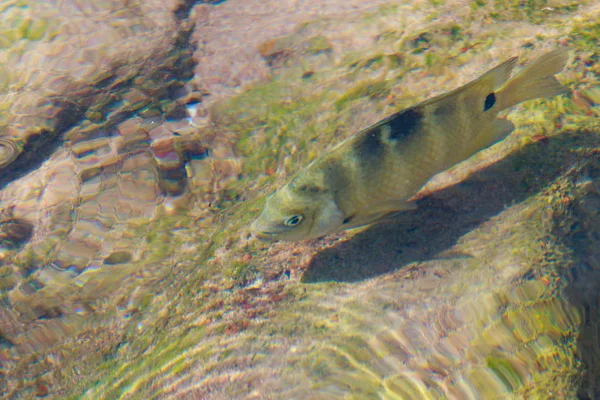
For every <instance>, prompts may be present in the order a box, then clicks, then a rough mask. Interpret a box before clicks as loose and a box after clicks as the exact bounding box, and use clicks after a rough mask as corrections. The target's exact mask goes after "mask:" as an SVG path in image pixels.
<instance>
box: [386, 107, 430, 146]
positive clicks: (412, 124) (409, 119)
mask: <svg viewBox="0 0 600 400" xmlns="http://www.w3.org/2000/svg"><path fill="white" fill-rule="evenodd" d="M421 119H423V114H421V113H420V112H419V111H417V110H416V109H414V108H411V109H409V110H406V111H403V112H400V113H399V114H397V115H396V116H394V117H393V118H392V119H390V121H389V122H388V125H389V126H390V128H392V131H391V133H390V139H392V140H398V139H400V138H403V137H407V136H409V135H410V134H412V133H413V132H415V131H416V128H417V126H418V125H419V122H420V121H421Z"/></svg>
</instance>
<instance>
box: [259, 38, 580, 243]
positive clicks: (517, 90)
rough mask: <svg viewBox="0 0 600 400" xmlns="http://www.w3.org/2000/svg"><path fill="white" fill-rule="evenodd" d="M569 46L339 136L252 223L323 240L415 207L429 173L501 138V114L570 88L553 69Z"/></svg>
mask: <svg viewBox="0 0 600 400" xmlns="http://www.w3.org/2000/svg"><path fill="white" fill-rule="evenodd" d="M568 59H569V52H568V50H567V49H559V50H554V51H551V52H548V53H546V54H544V55H542V56H540V57H539V58H537V59H536V60H534V61H533V62H532V63H531V64H530V65H529V66H527V67H525V68H524V69H522V70H521V71H520V72H519V73H517V74H516V75H515V76H514V77H512V78H510V76H511V73H512V70H513V68H514V67H515V65H516V63H517V57H512V58H510V59H508V60H506V61H504V62H503V63H501V64H499V65H497V66H496V67H494V68H492V69H491V70H489V71H488V72H486V73H484V74H483V75H481V76H480V77H479V78H477V79H475V80H473V81H471V82H469V83H467V84H465V85H463V86H461V87H459V88H457V89H455V90H452V91H450V92H448V93H445V94H442V95H439V96H436V97H433V98H431V99H428V100H425V101H423V102H421V103H418V104H416V105H414V106H412V107H409V108H406V109H403V110H401V111H399V112H397V113H395V114H393V115H390V116H389V117H387V118H385V119H383V120H381V121H379V122H377V123H376V124H374V125H372V126H370V127H368V128H366V129H363V130H362V131H360V132H358V133H357V134H356V135H354V136H352V137H350V138H349V139H346V140H345V141H342V142H341V143H340V144H338V145H337V146H336V147H334V148H333V150H331V151H329V152H327V153H325V154H323V155H321V156H320V157H317V158H316V159H315V160H314V161H313V162H312V163H310V164H309V165H308V166H307V167H306V168H304V169H302V170H300V171H299V172H297V173H296V174H294V175H293V176H292V177H291V179H290V180H289V182H287V183H286V184H284V185H283V186H282V187H281V188H280V189H279V190H276V191H275V192H274V193H272V194H270V195H269V196H268V197H267V199H266V201H265V205H264V208H263V210H262V213H261V214H260V216H259V217H258V218H257V219H256V220H255V221H254V222H253V223H252V225H251V227H250V231H251V234H252V236H253V237H254V238H256V239H259V240H262V241H277V240H284V241H297V240H307V239H315V238H320V237H324V236H326V235H329V234H332V233H337V232H341V231H343V230H346V229H351V228H357V227H361V226H365V225H370V224H373V223H375V222H377V221H380V220H381V219H383V218H384V217H386V216H390V215H395V214H397V213H399V212H405V211H408V210H414V209H416V207H417V205H416V203H415V202H414V201H411V198H412V197H413V196H414V195H415V194H416V193H417V192H418V191H419V190H420V189H421V188H422V187H423V185H424V184H425V183H426V182H427V181H428V180H429V179H430V178H432V177H433V176H434V175H436V174H438V173H440V172H442V171H444V170H446V169H448V168H450V167H452V166H453V165H455V164H457V163H459V162H461V161H464V160H466V159H467V158H469V157H471V156H472V155H474V154H475V153H477V152H479V151H481V150H483V149H485V148H487V147H490V146H491V145H493V144H495V143H497V142H499V141H501V140H503V139H504V138H505V137H506V136H508V135H509V134H510V132H512V131H513V129H514V126H513V124H512V123H511V122H510V121H509V120H507V119H504V118H498V117H497V115H498V113H499V112H500V111H502V110H505V109H507V108H510V107H512V106H514V105H516V104H519V103H521V102H524V101H527V100H531V99H536V98H543V97H552V96H556V95H559V94H563V93H568V92H569V88H568V87H566V86H564V85H562V84H561V83H560V82H559V81H558V80H557V79H556V77H554V75H555V74H557V73H559V72H560V71H562V70H563V68H564V67H565V65H566V63H567V61H568Z"/></svg>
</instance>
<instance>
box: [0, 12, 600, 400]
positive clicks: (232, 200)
mask: <svg viewBox="0 0 600 400" xmlns="http://www.w3.org/2000/svg"><path fill="white" fill-rule="evenodd" d="M0 12H1V13H2V20H1V21H0V60H1V62H0V104H1V108H0V394H1V396H2V397H3V398H9V399H31V398H56V399H63V398H82V399H117V398H122V399H130V398H131V399H137V398H144V399H147V398H177V399H180V398H186V399H337V398H340V399H341V398H344V399H349V398H352V399H370V398H374V399H430V398H431V399H445V398H449V399H470V398H472V399H491V398H516V399H519V398H536V399H537V398H583V399H587V398H589V399H593V398H598V397H600V386H598V383H597V382H598V381H600V378H599V377H598V376H599V374H600V363H599V360H600V339H599V337H600V335H599V329H600V324H599V322H598V321H599V319H598V317H599V315H600V312H599V307H600V299H599V297H598V293H600V290H599V289H600V287H599V286H600V276H599V273H600V272H599V271H600V252H599V249H600V160H599V158H600V156H599V151H598V149H599V148H600V125H599V122H598V121H599V120H600V119H599V116H600V83H599V82H600V63H599V53H598V46H597V44H596V43H597V41H598V37H599V36H600V25H599V23H598V21H600V7H599V5H598V4H597V2H594V1H587V2H569V1H563V0H556V1H552V2H550V1H543V2H542V1H540V2H538V1H532V2H528V3H527V4H525V3H523V4H521V3H518V4H517V3H514V2H509V1H505V2H503V1H500V2H498V1H495V2H487V1H478V2H469V1H458V0H452V1H446V2H444V1H420V0H418V1H384V0H381V1H379V0H378V1H370V2H362V1H335V0H327V1H322V2H309V1H254V0H246V1H238V0H227V1H218V2H201V1H198V2H189V1H188V2H179V1H176V0H172V1H168V2H163V1H158V0H156V1H153V0H148V1H144V2H133V3H132V2H128V1H118V0H113V1H99V2H93V3H92V2H87V1H74V0H71V1H44V2H39V1H36V2H33V1H26V0H23V1H2V2H0ZM557 47H568V48H569V49H570V50H571V54H572V57H571V61H570V62H569V64H568V65H567V67H566V68H565V70H564V71H563V72H562V73H561V74H560V75H559V76H558V77H559V79H560V80H561V82H562V83H564V84H565V85H567V86H569V87H570V88H571V90H572V93H571V94H569V95H563V96H559V97H555V98H552V99H543V100H534V101H530V102H527V103H523V104H521V105H519V106H517V107H514V108H513V109H512V110H510V112H509V113H508V114H507V117H508V118H509V119H510V120H511V121H512V122H513V123H514V124H515V125H516V130H515V131H514V132H513V133H512V134H511V135H510V136H509V137H508V138H507V139H505V140H504V141H502V142H501V143H499V144H497V145H495V146H493V147H492V148H490V149H487V150H485V151H483V152H481V153H479V154H477V155H476V156H474V157H473V158H472V159H469V160H466V161H465V162H464V163H461V164H460V165H458V166H457V167H455V168H453V169H452V170H450V171H448V172H446V173H443V174H440V175H438V176H436V177H435V178H434V179H433V180H432V181H430V182H429V183H428V185H427V186H426V187H425V188H424V189H423V191H422V192H421V194H420V197H421V199H420V200H419V201H418V203H419V208H418V209H417V210H416V211H411V212H406V213H404V214H402V215H400V216H398V217H397V218H395V219H391V220H388V221H386V222H383V223H380V224H377V225H373V226H371V227H368V228H363V229H357V230H354V231H349V232H345V233H343V234H338V235H331V236H328V237H326V238H323V239H320V240H313V241H305V242H297V243H272V244H265V243H261V242H257V241H256V240H254V239H252V238H251V236H250V234H249V225H250V223H251V222H252V221H253V220H254V219H255V218H256V217H257V215H258V214H259V212H260V210H261V209H262V205H263V201H264V197H265V195H266V194H268V193H270V192H271V191H272V190H274V189H276V188H278V187H279V186H280V185H281V184H283V183H284V182H285V181H286V178H287V177H288V176H289V175H290V174H291V173H293V172H294V171H296V170H297V169H299V168H302V167H303V166H305V165H307V164H308V163H309V162H310V161H311V160H312V159H314V158H315V157H316V156H318V155H320V154H322V153H323V152H324V151H327V150H328V149H331V148H332V146H334V145H335V144H336V143H338V142H339V141H341V140H343V139H344V138H346V137H350V136H352V135H353V134H354V133H356V132H357V131H358V130H360V129H361V128H364V127H366V126H369V125H370V124H373V123H375V122H377V121H378V120H380V119H381V118H383V117H385V116H387V115H390V114H391V113H393V112H395V111H397V110H399V109H402V108H404V107H407V106H410V105H412V104H414V103H416V102H418V101H421V100H424V99H426V98H429V97H431V96H433V95H437V94H441V93H444V92H447V91H449V90H451V89H454V88H456V87H458V86H460V85H462V84H464V83H466V82H468V81H469V80H471V79H474V78H476V77H477V76H479V75H480V74H481V73H483V72H485V71H486V70H488V69H489V68H490V67H491V66H492V65H495V64H496V63H499V62H501V61H503V60H505V59H506V58H508V57H510V56H513V55H518V56H519V57H520V63H519V65H520V66H521V65H525V64H527V63H528V62H529V61H531V60H532V59H533V58H535V57H536V56H538V55H540V54H542V53H544V52H546V51H549V50H552V49H555V48H557Z"/></svg>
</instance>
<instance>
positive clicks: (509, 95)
mask: <svg viewBox="0 0 600 400" xmlns="http://www.w3.org/2000/svg"><path fill="white" fill-rule="evenodd" d="M568 59H569V51H568V50H567V49H560V50H554V51H551V52H549V53H546V54H544V55H543V56H541V57H539V58H538V59H536V60H535V61H534V62H533V63H532V64H530V65H529V66H527V67H525V68H524V69H523V70H522V71H520V72H519V73H518V74H517V75H515V76H514V77H513V78H512V79H511V80H509V81H508V82H506V84H505V85H504V86H502V87H501V88H500V89H499V90H498V91H497V93H496V96H497V98H498V105H499V107H498V108H499V110H503V109H505V108H509V107H512V106H514V105H516V104H519V103H521V102H523V101H526V100H531V99H537V98H539V97H552V96H556V95H558V94H562V93H567V92H569V88H568V87H566V86H564V85H562V84H561V83H560V82H558V81H557V80H556V78H555V77H554V74H557V73H559V72H560V71H562V69H563V68H564V67H565V64H566V63H567V60H568Z"/></svg>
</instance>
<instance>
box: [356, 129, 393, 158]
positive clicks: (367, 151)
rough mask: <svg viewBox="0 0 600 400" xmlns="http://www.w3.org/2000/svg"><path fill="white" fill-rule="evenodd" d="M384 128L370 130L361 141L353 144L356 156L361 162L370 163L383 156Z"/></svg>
mask: <svg viewBox="0 0 600 400" xmlns="http://www.w3.org/2000/svg"><path fill="white" fill-rule="evenodd" d="M382 126H384V125H382ZM382 126H377V127H374V128H372V129H370V130H369V131H368V132H365V133H364V135H362V137H361V138H360V139H359V140H357V141H355V142H354V143H353V146H352V147H353V151H354V154H355V155H356V156H357V158H358V159H359V160H368V161H369V160H374V159H377V158H379V157H382V156H383V153H384V151H385V144H384V143H383V140H382V138H381V131H382Z"/></svg>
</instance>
